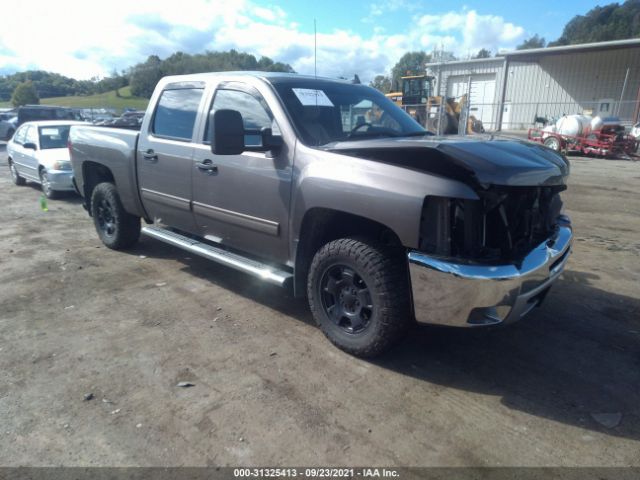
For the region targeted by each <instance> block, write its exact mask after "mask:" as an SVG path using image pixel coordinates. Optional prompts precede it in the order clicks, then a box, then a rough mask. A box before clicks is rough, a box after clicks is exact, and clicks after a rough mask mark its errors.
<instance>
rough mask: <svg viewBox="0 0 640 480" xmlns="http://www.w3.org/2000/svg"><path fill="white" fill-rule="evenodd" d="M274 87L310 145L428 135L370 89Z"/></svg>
mask: <svg viewBox="0 0 640 480" xmlns="http://www.w3.org/2000/svg"><path fill="white" fill-rule="evenodd" d="M274 87H275V89H276V91H277V92H278V94H279V95H280V98H281V99H282V101H283V103H284V106H285V108H286V109H287V111H288V112H289V115H290V116H291V119H292V121H293V123H294V125H295V127H296V129H297V130H298V133H299V134H300V135H301V136H302V140H303V141H304V143H306V144H307V145H311V146H319V145H326V144H328V143H331V142H337V141H340V140H358V139H363V138H374V137H403V136H413V135H426V134H428V133H427V132H426V130H424V129H423V128H422V127H421V126H420V125H418V124H417V123H416V122H415V120H413V119H412V118H411V117H410V116H409V115H407V114H406V113H405V112H404V111H403V110H402V109H401V108H399V107H398V106H396V105H395V104H394V103H393V102H391V101H390V100H389V99H388V98H386V97H385V96H384V95H383V94H382V93H380V92H378V91H377V90H374V89H373V88H370V87H365V86H363V85H352V84H347V83H344V84H343V83H336V82H328V81H322V80H318V81H315V82H314V81H308V80H307V81H299V80H293V81H277V80H276V81H274Z"/></svg>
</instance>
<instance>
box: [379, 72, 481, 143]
mask: <svg viewBox="0 0 640 480" xmlns="http://www.w3.org/2000/svg"><path fill="white" fill-rule="evenodd" d="M434 78H435V77H432V76H430V75H408V76H406V77H401V79H402V92H390V93H387V94H386V96H387V98H389V99H390V100H392V101H393V102H394V103H396V104H397V105H399V106H401V107H402V108H403V109H404V110H405V111H406V112H407V113H408V114H409V115H411V116H412V117H413V118H414V119H415V120H416V121H417V122H418V123H419V124H420V125H422V126H424V127H425V128H426V129H427V130H429V131H431V132H433V133H437V134H446V133H482V132H484V127H483V126H482V122H481V121H480V120H479V119H477V118H476V117H474V116H473V115H469V114H468V102H467V95H466V94H465V95H462V96H461V97H458V98H453V97H444V96H440V95H433V80H434ZM461 118H466V124H467V127H466V130H465V131H464V132H460V129H459V125H460V119H461ZM463 123H464V120H463Z"/></svg>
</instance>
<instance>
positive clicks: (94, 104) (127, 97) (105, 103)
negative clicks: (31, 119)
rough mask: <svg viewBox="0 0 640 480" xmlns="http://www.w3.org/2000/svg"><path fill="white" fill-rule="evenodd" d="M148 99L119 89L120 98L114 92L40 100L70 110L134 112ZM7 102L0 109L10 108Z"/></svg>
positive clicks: (0, 104) (142, 107)
mask: <svg viewBox="0 0 640 480" xmlns="http://www.w3.org/2000/svg"><path fill="white" fill-rule="evenodd" d="M148 103H149V99H147V98H140V97H134V96H132V95H131V89H130V88H129V87H123V88H121V89H120V96H119V97H117V96H116V92H115V90H113V91H111V92H106V93H100V94H96V95H89V96H86V97H54V98H41V99H40V104H42V105H57V106H60V107H71V108H115V109H117V110H122V109H124V108H135V109H136V110H145V109H146V108H147V104H148ZM10 106H11V104H10V103H9V102H6V104H5V103H1V102H0V107H10Z"/></svg>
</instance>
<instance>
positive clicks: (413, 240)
mask: <svg viewBox="0 0 640 480" xmlns="http://www.w3.org/2000/svg"><path fill="white" fill-rule="evenodd" d="M305 160H306V161H302V162H297V164H298V165H300V164H302V165H303V166H302V167H301V169H300V171H298V172H296V173H297V175H296V178H295V183H296V188H295V196H294V198H293V204H292V221H291V232H292V237H293V239H294V242H295V241H296V239H298V238H299V236H300V228H301V225H302V220H303V218H304V215H305V213H306V212H307V211H309V210H310V209H312V208H326V209H331V210H336V211H339V212H345V213H350V214H353V215H358V216H360V217H364V218H367V219H370V220H373V221H375V222H378V223H380V224H382V225H385V226H386V227H388V228H389V229H391V230H392V231H393V232H394V233H395V234H396V235H397V236H398V238H399V239H400V241H401V242H402V244H403V245H404V246H405V247H407V248H418V242H419V231H420V217H421V212H422V207H423V204H424V199H425V197H426V196H429V195H435V196H444V197H455V198H464V199H469V200H476V199H478V196H477V195H476V193H475V192H474V191H473V190H472V189H471V188H470V187H469V186H467V185H465V184H463V183H461V182H458V181H455V180H450V179H447V178H444V177H439V176H436V175H432V174H428V173H423V172H419V171H416V170H410V169H407V168H403V167H398V166H395V165H389V164H382V163H379V162H375V161H370V160H363V159H359V158H354V157H351V156H346V155H340V154H335V153H330V152H320V151H317V152H313V153H311V154H308V156H307V158H306V159H305Z"/></svg>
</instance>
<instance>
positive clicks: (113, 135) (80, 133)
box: [69, 125, 146, 217]
mask: <svg viewBox="0 0 640 480" xmlns="http://www.w3.org/2000/svg"><path fill="white" fill-rule="evenodd" d="M138 137H139V132H138V131H136V130H131V129H126V128H105V127H94V126H86V127H85V126H84V125H78V126H74V127H72V128H71V133H70V134H69V144H70V152H71V165H72V167H73V172H74V179H75V182H76V186H77V188H78V190H79V191H80V192H81V193H82V194H83V196H85V195H84V191H85V184H86V183H87V182H90V181H91V179H90V178H89V179H87V178H85V175H84V173H85V171H86V169H85V166H86V165H87V164H88V163H89V162H93V163H95V164H99V165H103V166H105V167H106V168H107V169H108V170H109V171H110V172H111V175H112V176H113V181H114V183H115V184H116V186H117V187H118V192H119V193H120V197H121V200H122V204H123V206H124V207H125V209H126V210H127V211H128V212H130V213H132V214H136V215H138V216H140V217H146V215H145V212H144V209H143V207H142V203H141V201H140V196H139V193H138V185H137V178H138V176H137V174H136V150H137V146H138ZM89 201H90V199H89V198H86V196H85V203H88V202H89Z"/></svg>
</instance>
